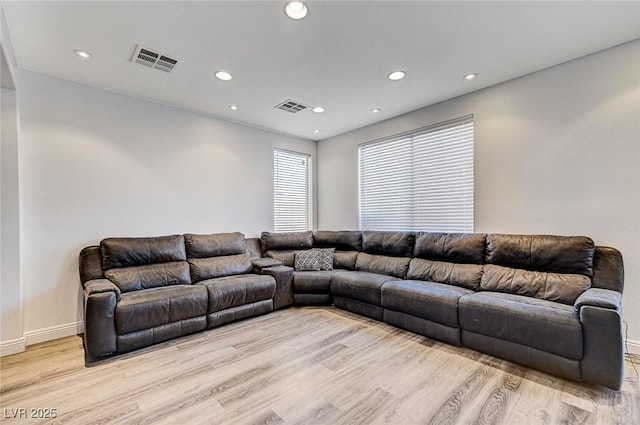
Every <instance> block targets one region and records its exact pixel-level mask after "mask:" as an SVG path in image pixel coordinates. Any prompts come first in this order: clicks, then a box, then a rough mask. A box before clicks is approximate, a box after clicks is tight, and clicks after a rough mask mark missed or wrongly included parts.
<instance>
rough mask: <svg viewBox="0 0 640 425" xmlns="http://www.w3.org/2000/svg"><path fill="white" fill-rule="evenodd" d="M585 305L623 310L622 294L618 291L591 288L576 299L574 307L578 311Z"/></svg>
mask: <svg viewBox="0 0 640 425" xmlns="http://www.w3.org/2000/svg"><path fill="white" fill-rule="evenodd" d="M585 305H590V306H593V307H602V308H611V309H614V310H618V311H621V310H622V294H621V293H620V292H618V291H612V290H610V289H602V288H590V289H587V290H586V291H584V292H583V293H582V294H580V296H579V297H578V298H577V299H576V301H575V303H574V304H573V306H574V307H575V309H576V310H577V311H579V310H580V308H581V307H583V306H585Z"/></svg>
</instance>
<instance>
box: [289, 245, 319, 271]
mask: <svg viewBox="0 0 640 425" xmlns="http://www.w3.org/2000/svg"><path fill="white" fill-rule="evenodd" d="M294 268H295V270H296V271H298V272H301V271H318V270H320V258H319V256H318V254H317V253H316V252H314V250H313V249H309V250H304V251H297V252H296V256H295V260H294Z"/></svg>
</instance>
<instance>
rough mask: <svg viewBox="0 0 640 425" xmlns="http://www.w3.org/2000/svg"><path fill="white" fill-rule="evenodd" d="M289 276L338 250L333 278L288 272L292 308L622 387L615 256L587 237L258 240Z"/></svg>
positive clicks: (306, 235)
mask: <svg viewBox="0 0 640 425" xmlns="http://www.w3.org/2000/svg"><path fill="white" fill-rule="evenodd" d="M261 239H262V248H263V255H265V256H267V257H271V258H274V259H277V260H279V261H282V263H283V264H284V265H288V266H291V267H294V266H295V258H296V255H297V253H299V252H300V251H302V250H310V249H314V248H316V249H318V248H326V247H332V248H335V257H334V268H333V270H320V271H294V274H293V283H292V288H293V292H294V294H293V298H294V303H295V304H296V305H330V304H332V303H333V304H335V305H336V307H338V308H342V309H345V310H349V311H351V312H354V313H357V314H360V315H364V316H368V317H371V318H374V319H377V320H384V321H385V322H387V323H389V324H391V325H394V326H398V327H401V328H404V329H408V330H411V331H413V332H416V333H419V334H422V335H425V336H428V337H431V338H434V339H438V340H441V341H445V342H448V343H450V344H455V345H461V346H466V347H469V348H472V349H474V350H477V351H480V352H483V353H487V354H490V355H493V356H496V357H500V358H503V359H506V360H510V361H513V362H516V363H520V364H523V365H525V366H529V367H532V368H535V369H538V370H541V371H544V372H548V373H552V374H555V375H558V376H562V377H565V378H569V379H572V380H576V381H584V382H589V383H594V384H601V385H605V386H607V387H610V388H613V389H618V388H620V386H621V384H622V378H623V375H624V349H623V337H622V319H621V304H622V290H623V284H624V269H623V263H622V256H621V254H620V252H619V251H618V250H616V249H614V248H609V247H602V246H595V244H594V243H593V241H592V240H591V239H590V238H587V237H566V236H544V235H541V236H535V235H500V234H484V233H478V234H455V233H428V232H418V233H413V232H373V231H364V232H359V231H345V232H327V231H318V232H315V233H312V232H301V233H288V234H273V233H267V232H265V233H263V234H262V237H261Z"/></svg>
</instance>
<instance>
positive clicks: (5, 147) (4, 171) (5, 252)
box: [0, 5, 25, 355]
mask: <svg viewBox="0 0 640 425" xmlns="http://www.w3.org/2000/svg"><path fill="white" fill-rule="evenodd" d="M0 29H1V31H0V34H1V38H0V73H1V75H0V77H1V78H0V80H1V85H2V89H0V128H1V133H0V142H1V143H0V206H1V208H0V355H7V354H13V353H16V352H19V351H22V350H23V349H24V345H25V340H24V338H23V322H22V301H21V297H22V288H21V285H20V202H19V200H20V199H19V196H20V193H19V167H18V121H17V120H18V110H17V108H18V107H17V96H16V90H15V88H16V87H17V81H16V78H15V74H16V71H15V70H16V69H17V64H16V59H15V54H14V51H13V44H12V42H11V36H10V35H9V32H8V29H7V24H6V21H5V16H4V10H3V9H2V5H0Z"/></svg>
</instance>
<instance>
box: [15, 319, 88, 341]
mask: <svg viewBox="0 0 640 425" xmlns="http://www.w3.org/2000/svg"><path fill="white" fill-rule="evenodd" d="M83 329H84V326H83V323H82V322H71V323H65V324H64V325H58V326H51V327H49V328H44V329H38V330H35V331H28V332H25V333H24V339H25V340H26V344H27V346H29V345H32V344H38V343H39V342H45V341H51V340H53V339H58V338H64V337H65V336H71V335H77V334H80V333H82V332H83Z"/></svg>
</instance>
